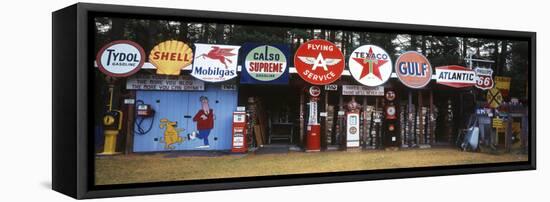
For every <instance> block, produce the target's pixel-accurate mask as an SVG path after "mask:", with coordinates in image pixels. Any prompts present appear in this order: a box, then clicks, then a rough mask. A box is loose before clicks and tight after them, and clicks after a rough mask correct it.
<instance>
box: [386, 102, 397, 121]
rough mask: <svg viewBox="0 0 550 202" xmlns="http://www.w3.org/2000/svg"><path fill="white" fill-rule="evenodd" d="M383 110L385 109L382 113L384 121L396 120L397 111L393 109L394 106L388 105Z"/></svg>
mask: <svg viewBox="0 0 550 202" xmlns="http://www.w3.org/2000/svg"><path fill="white" fill-rule="evenodd" d="M384 108H385V109H384V111H385V112H386V119H388V120H394V119H397V116H396V112H397V110H396V109H395V106H393V105H388V106H386V107H384Z"/></svg>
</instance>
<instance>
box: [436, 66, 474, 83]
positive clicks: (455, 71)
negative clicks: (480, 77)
mask: <svg viewBox="0 0 550 202" xmlns="http://www.w3.org/2000/svg"><path fill="white" fill-rule="evenodd" d="M435 75H436V77H437V83H438V84H443V85H446V86H450V87H454V88H464V87H470V86H474V85H476V79H477V77H476V72H475V71H474V70H471V69H468V68H466V67H462V66H458V65H449V66H441V67H436V68H435Z"/></svg>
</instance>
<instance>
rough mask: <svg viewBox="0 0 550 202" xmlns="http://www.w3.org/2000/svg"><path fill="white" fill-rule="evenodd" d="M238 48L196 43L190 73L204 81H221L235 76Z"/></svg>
mask: <svg viewBox="0 0 550 202" xmlns="http://www.w3.org/2000/svg"><path fill="white" fill-rule="evenodd" d="M239 48H240V46H230V45H218V44H198V43H196V44H195V59H194V60H193V69H192V70H191V75H192V76H194V77H195V78H197V79H200V80H203V81H206V82H222V81H227V80H229V79H232V78H235V77H237V59H238V53H239Z"/></svg>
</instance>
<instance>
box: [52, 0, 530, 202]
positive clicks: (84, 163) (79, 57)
mask: <svg viewBox="0 0 550 202" xmlns="http://www.w3.org/2000/svg"><path fill="white" fill-rule="evenodd" d="M99 14H108V15H110V16H125V17H139V18H150V19H181V18H185V19H199V20H201V21H213V22H224V23H246V24H251V25H253V24H264V23H268V24H271V25H294V26H316V27H326V28H338V29H349V30H356V29H358V30H370V31H377V32H407V33H414V34H432V35H457V36H468V37H490V38H496V39H501V38H502V39H514V40H526V41H528V44H529V55H530V58H529V61H530V63H529V89H528V90H529V92H528V93H529V102H530V105H529V106H530V109H529V120H530V122H529V132H530V134H529V135H530V136H529V137H530V139H529V146H530V147H529V158H528V161H527V162H510V163H492V164H476V165H456V166H438V167H430V168H400V169H386V170H370V171H350V172H339V173H330V174H297V175H288V176H265V177H246V178H231V179H213V180H191V181H178V182H158V183H142V184H129V185H128V184H126V185H102V186H96V185H94V184H93V169H94V167H93V164H94V156H93V155H92V154H93V152H94V151H93V146H92V144H93V135H91V134H92V131H93V127H92V125H93V123H92V121H91V119H90V116H91V115H90V112H92V111H93V110H94V108H93V103H92V102H93V101H92V100H93V99H90V98H91V97H92V96H93V94H92V92H93V88H94V83H93V77H92V74H90V72H91V69H92V68H90V64H89V62H88V61H90V60H89V58H94V57H95V53H94V52H93V50H92V47H93V45H92V44H91V42H90V37H91V36H92V35H93V34H92V32H91V31H90V30H91V28H90V26H93V25H92V23H90V19H92V18H93V17H94V16H96V15H99ZM52 21H53V25H52V43H53V44H52V46H53V48H52V74H53V82H52V85H53V100H52V103H53V104H52V108H53V117H52V118H53V125H52V127H53V131H52V134H53V137H52V141H53V144H52V148H53V149H52V155H53V160H52V161H53V162H52V165H53V167H52V188H53V189H54V190H56V191H58V192H61V193H63V194H66V195H69V196H71V197H74V198H78V199H84V198H97V197H113V196H130V195H145V194H161V193H180V192H196V191H207V190H225V189H242V188H255V187H272V186H288V185H304V184H318V183H334V182H350V181H363V180H379V179H394V178H409V177H424V176H443V175H456V174H474V173H487V172H504V171H519V170H535V169H536V118H535V117H536V87H537V86H536V77H535V76H534V75H536V33H535V32H521V31H507V30H490V29H474V28H459V27H447V26H445V27H444V26H428V25H413V24H398V23H380V22H365V21H352V20H336V19H319V18H306V17H287V16H275V15H259V14H243V13H229V12H211V11H197V10H184V9H168V8H152V7H134V6H120V5H105V4H89V3H77V4H74V5H72V6H69V7H66V8H63V9H61V10H58V11H55V12H53V14H52Z"/></svg>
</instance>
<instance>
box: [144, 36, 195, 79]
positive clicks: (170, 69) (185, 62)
mask: <svg viewBox="0 0 550 202" xmlns="http://www.w3.org/2000/svg"><path fill="white" fill-rule="evenodd" d="M192 61H193V50H191V48H190V47H189V46H188V45H187V44H186V43H183V42H181V41H176V40H169V41H165V42H162V43H159V44H158V45H156V46H155V47H154V48H153V50H151V53H150V54H149V62H151V64H153V65H154V66H155V67H156V68H157V74H162V75H179V74H180V71H181V70H182V69H186V70H189V69H191V67H190V64H191V62H192Z"/></svg>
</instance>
